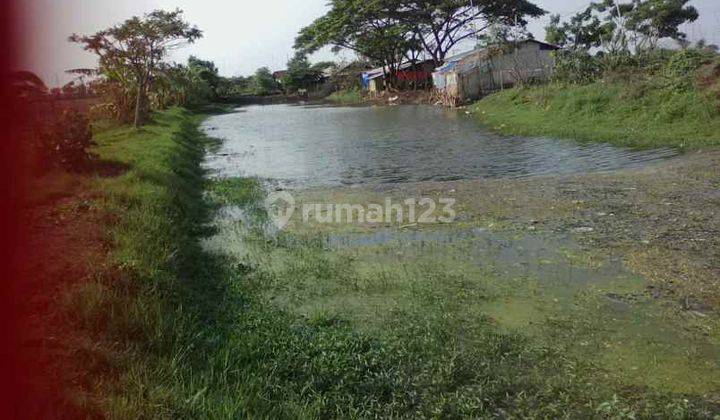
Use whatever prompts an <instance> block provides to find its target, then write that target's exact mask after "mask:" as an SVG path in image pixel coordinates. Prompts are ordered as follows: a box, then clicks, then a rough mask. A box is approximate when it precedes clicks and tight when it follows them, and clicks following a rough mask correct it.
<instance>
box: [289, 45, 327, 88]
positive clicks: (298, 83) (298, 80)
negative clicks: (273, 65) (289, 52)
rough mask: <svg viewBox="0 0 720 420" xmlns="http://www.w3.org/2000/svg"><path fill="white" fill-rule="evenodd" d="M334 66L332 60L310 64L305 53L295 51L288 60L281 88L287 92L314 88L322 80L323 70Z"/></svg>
mask: <svg viewBox="0 0 720 420" xmlns="http://www.w3.org/2000/svg"><path fill="white" fill-rule="evenodd" d="M334 66H335V63H332V62H320V63H316V64H313V65H311V64H310V61H309V60H308V58H307V54H305V53H303V52H301V51H297V52H296V53H295V56H294V57H293V58H292V59H290V61H288V64H287V73H286V74H285V76H284V77H283V79H282V85H283V88H284V89H285V92H287V93H292V92H297V91H298V90H301V89H305V90H309V89H312V88H315V87H317V86H319V85H320V84H321V83H323V82H324V80H325V75H324V74H323V72H324V71H325V70H326V69H330V68H333V67H334Z"/></svg>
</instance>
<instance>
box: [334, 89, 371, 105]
mask: <svg viewBox="0 0 720 420" xmlns="http://www.w3.org/2000/svg"><path fill="white" fill-rule="evenodd" d="M327 99H328V100H329V101H331V102H336V103H339V104H342V105H356V104H360V103H362V102H363V97H362V92H361V91H359V90H356V89H352V90H340V91H337V92H333V93H332V94H331V95H330V96H328V97H327Z"/></svg>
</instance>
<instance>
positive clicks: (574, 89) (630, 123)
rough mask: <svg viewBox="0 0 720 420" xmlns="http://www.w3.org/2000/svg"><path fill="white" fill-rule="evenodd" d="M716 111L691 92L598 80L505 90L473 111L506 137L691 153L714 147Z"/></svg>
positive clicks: (718, 124) (718, 125)
mask: <svg viewBox="0 0 720 420" xmlns="http://www.w3.org/2000/svg"><path fill="white" fill-rule="evenodd" d="M719 107H720V102H719V101H718V100H717V97H715V98H713V97H712V96H711V95H710V94H709V93H707V92H702V91H697V90H695V89H691V90H687V91H681V92H677V91H673V90H668V89H663V88H657V87H654V86H652V85H650V84H647V83H643V82H619V83H606V82H602V81H599V82H594V83H591V84H585V85H572V84H551V85H548V86H542V87H528V88H522V89H511V90H506V91H504V92H500V93H497V94H494V95H491V96H489V97H487V98H485V99H483V100H481V101H480V102H478V103H476V104H475V105H474V106H473V110H474V112H475V113H476V114H477V115H478V116H479V118H480V119H481V120H482V121H483V122H484V123H485V124H487V125H488V126H490V127H492V128H495V129H497V130H498V131H501V132H504V133H507V134H514V135H527V136H549V137H561V138H571V139H576V140H581V141H582V140H591V141H600V142H607V143H611V144H615V145H618V146H629V147H643V148H645V147H677V148H679V149H696V148H700V147H705V146H717V145H720V134H718V133H720V116H719V115H718V114H719V112H718V110H719V109H720V108H719Z"/></svg>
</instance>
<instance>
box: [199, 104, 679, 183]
mask: <svg viewBox="0 0 720 420" xmlns="http://www.w3.org/2000/svg"><path fill="white" fill-rule="evenodd" d="M205 129H206V130H207V131H208V132H209V134H210V135H212V136H213V137H218V138H221V139H223V140H225V141H224V142H223V144H222V146H221V147H220V148H219V150H217V151H215V152H214V153H211V154H210V155H209V156H208V159H207V162H206V166H207V167H208V168H209V169H210V170H211V171H212V173H213V174H214V175H215V176H219V177H259V178H261V179H264V180H267V181H271V182H275V183H278V184H281V185H283V186H285V187H289V188H294V187H328V186H341V185H356V184H368V183H394V182H415V181H450V180H459V179H475V178H520V177H528V176H537V175H557V174H572V173H583V172H593V171H604V170H613V169H620V168H628V167H637V166H641V165H644V164H646V163H648V162H652V161H655V160H658V159H663V158H667V157H670V156H673V155H675V154H676V152H675V151H673V150H668V149H661V150H649V151H648V150H646V151H637V150H628V149H623V148H617V147H613V146H609V145H606V144H578V143H575V142H572V141H561V140H556V139H548V138H526V137H504V136H500V135H497V134H493V133H491V132H489V131H487V130H486V129H483V128H482V127H481V126H480V125H479V124H478V122H477V120H476V118H475V117H473V116H468V115H465V114H463V113H461V112H458V111H454V110H448V109H442V108H438V107H431V106H398V107H382V108H369V107H363V108H346V107H306V106H292V105H269V106H251V107H246V108H242V109H241V110H239V112H236V113H232V114H225V115H219V116H215V117H212V118H210V119H209V120H208V121H207V122H206V123H205Z"/></svg>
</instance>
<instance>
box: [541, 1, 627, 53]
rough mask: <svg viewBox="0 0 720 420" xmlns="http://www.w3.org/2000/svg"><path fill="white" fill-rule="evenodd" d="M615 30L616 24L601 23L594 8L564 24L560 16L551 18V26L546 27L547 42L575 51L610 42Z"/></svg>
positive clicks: (589, 8)
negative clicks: (594, 12)
mask: <svg viewBox="0 0 720 420" xmlns="http://www.w3.org/2000/svg"><path fill="white" fill-rule="evenodd" d="M615 29H616V25H615V23H613V22H607V21H606V22H603V21H601V20H600V18H599V17H598V16H597V15H594V14H593V8H592V7H588V8H587V9H586V10H584V11H582V12H580V13H578V14H576V15H575V16H573V17H571V18H570V20H569V21H568V22H564V23H561V22H560V15H553V16H551V17H550V24H549V25H548V26H546V27H545V32H546V36H545V40H546V41H547V42H549V43H551V44H554V45H558V46H560V47H563V48H567V49H570V50H573V51H576V50H589V49H591V48H593V47H600V46H601V45H603V43H605V42H607V41H609V40H610V39H611V38H612V36H613V33H614V32H615Z"/></svg>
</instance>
